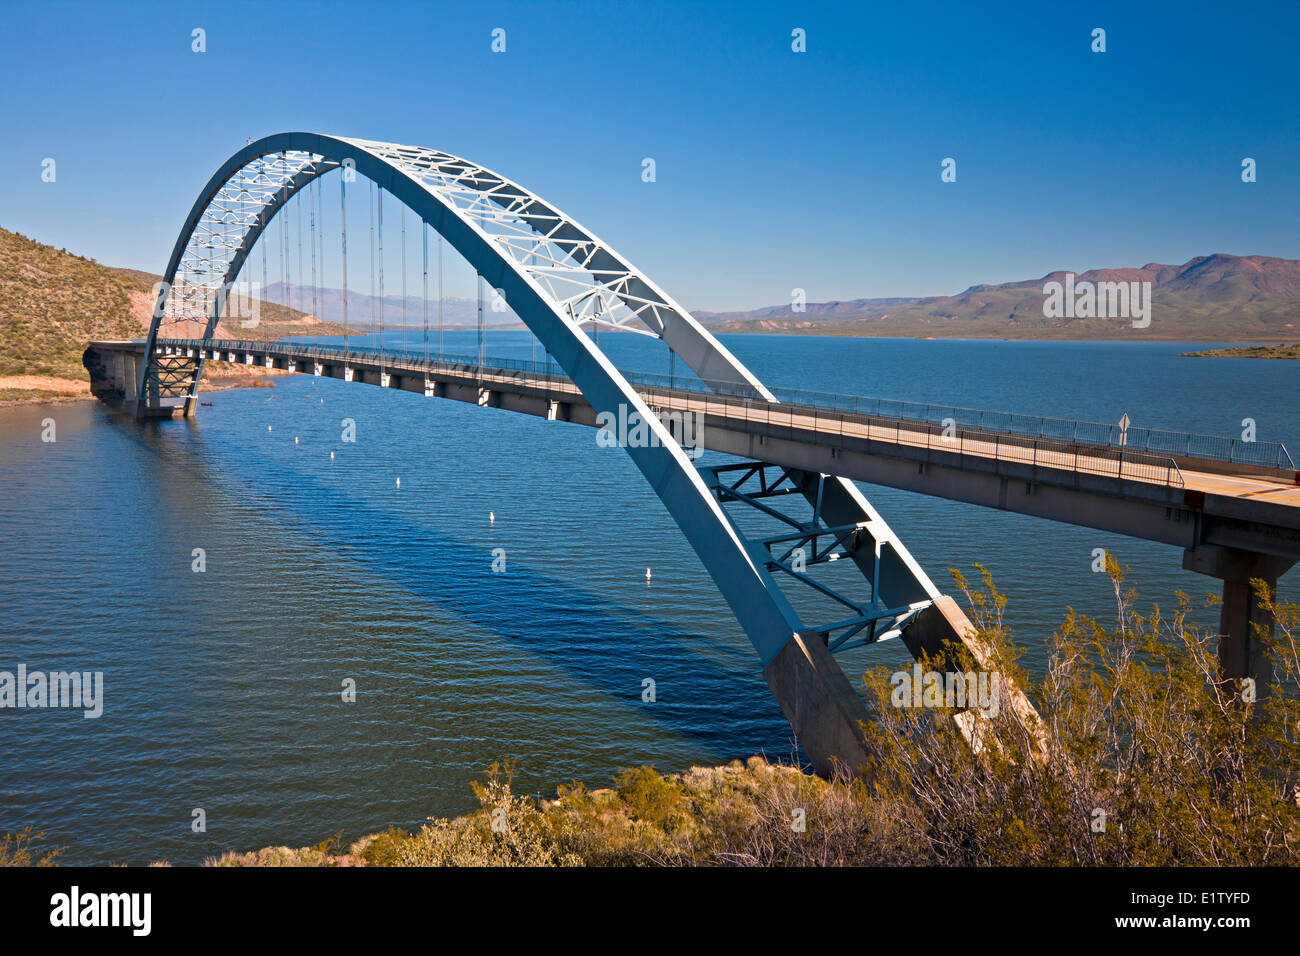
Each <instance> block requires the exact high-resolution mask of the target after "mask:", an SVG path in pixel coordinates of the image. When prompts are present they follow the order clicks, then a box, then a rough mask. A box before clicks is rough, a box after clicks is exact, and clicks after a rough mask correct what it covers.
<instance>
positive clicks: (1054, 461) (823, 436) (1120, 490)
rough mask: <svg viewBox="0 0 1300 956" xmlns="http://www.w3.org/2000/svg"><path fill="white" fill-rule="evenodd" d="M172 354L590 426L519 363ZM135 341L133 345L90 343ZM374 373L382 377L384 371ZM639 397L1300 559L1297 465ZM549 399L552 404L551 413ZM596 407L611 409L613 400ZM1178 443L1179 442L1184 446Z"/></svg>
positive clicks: (771, 446)
mask: <svg viewBox="0 0 1300 956" xmlns="http://www.w3.org/2000/svg"><path fill="white" fill-rule="evenodd" d="M158 344H159V346H160V348H162V349H164V350H167V351H169V352H171V353H173V354H181V355H184V354H186V353H197V351H198V350H200V349H203V350H205V354H207V355H208V356H209V357H213V356H214V355H215V356H219V357H220V358H222V359H227V360H229V358H231V357H232V356H233V357H235V358H236V360H240V361H248V360H249V359H250V358H251V359H252V360H253V361H254V362H256V363H259V364H261V363H268V362H269V363H270V364H271V365H273V366H274V367H278V368H287V367H288V365H289V363H290V362H293V363H295V365H296V368H295V370H296V371H300V372H305V373H309V374H310V373H312V372H314V371H315V365H316V364H319V365H320V366H321V374H324V375H328V376H331V377H336V378H343V377H345V369H347V370H350V372H351V374H353V375H355V376H356V379H355V380H357V381H362V382H368V383H371V384H385V383H386V384H387V385H388V387H392V388H398V389H402V390H406V391H415V392H422V391H426V392H427V391H428V384H426V383H437V388H438V391H437V392H436V393H435V394H438V395H440V396H441V397H447V398H453V399H457V400H461V401H468V402H476V403H478V404H484V403H485V399H487V400H486V404H492V405H495V406H500V407H505V408H507V409H509V410H513V411H520V412H525V413H528V414H534V415H546V416H550V417H557V418H561V419H563V420H566V421H571V422H575V423H578V424H584V425H589V426H595V425H597V424H598V423H597V421H596V411H597V410H595V409H592V408H591V407H590V405H589V404H588V403H587V401H586V399H585V398H584V397H583V395H582V394H581V392H580V391H579V390H578V388H577V387H576V386H575V385H574V384H573V383H572V382H571V381H570V380H569V379H568V378H567V377H566V376H563V375H559V374H553V373H548V372H546V371H541V370H538V369H536V368H533V367H523V366H525V365H526V364H527V363H517V365H518V366H520V367H516V368H502V367H495V366H491V367H489V366H479V365H478V364H477V362H476V360H474V359H470V358H467V357H448V356H441V357H433V356H431V357H430V358H429V359H428V360H427V361H426V360H425V359H424V358H423V357H422V356H419V355H414V354H411V353H391V352H390V353H387V354H383V353H379V352H377V351H374V350H365V349H356V348H355V347H354V348H351V349H347V350H345V349H343V348H341V347H336V346H313V345H310V344H297V343H283V342H250V341H220V342H211V343H208V344H207V345H205V344H204V343H203V342H202V341H200V340H189V339H178V340H159V343H158ZM93 345H94V346H97V347H101V348H109V349H122V350H135V351H139V350H141V349H142V348H143V344H142V343H139V342H130V343H127V342H122V343H93ZM385 376H387V377H386V378H385ZM628 377H629V380H630V381H631V382H632V384H633V385H634V386H635V387H636V389H637V391H638V393H639V394H640V395H641V396H642V398H643V399H644V400H645V401H646V403H647V404H648V405H649V406H650V407H651V408H652V409H653V410H654V411H655V412H656V413H657V414H659V416H660V417H661V418H663V417H664V416H665V414H666V413H669V412H672V413H679V414H691V415H698V416H701V419H702V421H703V423H704V428H705V436H704V445H705V447H706V448H708V449H709V450H715V451H720V452H723V453H726V454H733V455H737V456H741V457H745V458H750V459H753V460H761V461H769V462H772V463H774V464H778V465H785V466H787V467H794V468H801V469H805V470H810V471H820V472H826V473H832V474H839V475H842V476H844V477H848V478H854V479H857V480H860V481H865V482H869V483H873V484H881V485H886V486H890V487H896V488H902V489H905V490H909V491H916V492H920V493H922V494H929V495H934V496H937V497H942V498H948V499H951V500H957V501H966V502H970V503H974V504H980V505H984V506H988V507H994V508H999V509H1002V510H1008V511H1016V512H1019V513H1022V514H1030V515H1035V516H1038V517H1044V518H1049V519H1051V520H1057V521H1064V522H1067V523H1071V524H1078V525H1083V526H1086V527H1092V528H1099V529H1102V530H1106V531H1115V532H1119V533H1121V534H1128V535H1132V536H1135V537H1141V538H1146V539H1149V540H1156V541H1163V542H1165V543H1168V544H1175V545H1179V546H1181V547H1183V548H1185V549H1188V550H1191V549H1194V548H1196V547H1198V546H1200V545H1205V544H1211V545H1217V546H1222V547H1229V548H1237V549H1247V550H1252V551H1258V552H1262V553H1266V554H1273V555H1277V556H1280V557H1284V558H1289V559H1291V560H1300V485H1298V483H1297V473H1296V472H1294V471H1289V470H1283V469H1280V468H1270V467H1262V466H1258V465H1248V464H1234V463H1231V462H1224V461H1215V460H1210V459H1203V458H1191V457H1188V456H1185V455H1165V454H1158V453H1153V452H1149V451H1140V450H1130V449H1127V448H1119V447H1115V446H1113V445H1112V446H1108V445H1101V444H1094V443H1089V442H1083V441H1071V440H1059V439H1054V438H1034V437H1027V436H1025V435H1022V434H1017V433H1013V432H999V431H993V430H987V429H977V428H964V427H953V426H950V427H949V428H947V429H945V428H943V427H942V426H941V425H938V424H936V423H933V422H926V421H913V420H909V419H905V418H897V417H886V416H879V415H867V414H862V413H858V412H853V411H840V410H836V409H827V408H818V407H809V406H805V405H798V404H792V403H788V402H785V403H778V402H764V401H760V400H755V399H749V398H741V397H737V396H728V395H718V394H712V393H709V392H704V391H700V390H697V389H701V388H703V385H702V384H701V383H698V382H691V383H689V384H691V385H692V386H693V388H687V387H665V386H661V385H659V384H650V385H645V384H642V382H641V381H639V380H640V379H646V380H650V381H652V382H654V383H657V382H659V381H661V380H663V379H662V377H658V376H637V375H635V374H633V375H629V376H628ZM557 406H558V408H559V409H561V410H560V411H558V413H557ZM609 411H614V412H617V410H616V409H611V410H609ZM1189 444H1190V443H1189Z"/></svg>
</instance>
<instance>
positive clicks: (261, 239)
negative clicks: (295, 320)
mask: <svg viewBox="0 0 1300 956" xmlns="http://www.w3.org/2000/svg"><path fill="white" fill-rule="evenodd" d="M258 245H260V246H261V247H262V307H263V308H262V311H265V307H266V294H267V285H266V231H265V230H263V232H262V235H261V236H260V237H259V241H258ZM258 316H259V317H260V316H261V312H258Z"/></svg>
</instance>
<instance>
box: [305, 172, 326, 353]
mask: <svg viewBox="0 0 1300 956" xmlns="http://www.w3.org/2000/svg"><path fill="white" fill-rule="evenodd" d="M312 187H313V188H312V189H308V190H307V205H308V207H309V210H310V212H309V218H310V219H311V314H312V316H314V317H315V318H316V319H318V320H319V319H320V298H319V296H318V295H317V294H316V204H317V200H318V198H319V196H320V177H317V178H316V181H315V182H314V183H312ZM322 265H324V263H322ZM316 344H317V345H320V325H319V324H318V325H317V326H316Z"/></svg>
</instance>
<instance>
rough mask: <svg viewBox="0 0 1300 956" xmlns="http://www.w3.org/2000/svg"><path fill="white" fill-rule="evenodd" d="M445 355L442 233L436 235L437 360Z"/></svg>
mask: <svg viewBox="0 0 1300 956" xmlns="http://www.w3.org/2000/svg"><path fill="white" fill-rule="evenodd" d="M445 354H446V352H444V351H443V348H442V233H438V358H439V359H441V358H442V356H444V355H445Z"/></svg>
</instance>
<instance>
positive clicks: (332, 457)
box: [330, 452, 334, 461]
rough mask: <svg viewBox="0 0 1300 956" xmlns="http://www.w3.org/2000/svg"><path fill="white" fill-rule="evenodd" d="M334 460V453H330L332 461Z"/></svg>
mask: <svg viewBox="0 0 1300 956" xmlns="http://www.w3.org/2000/svg"><path fill="white" fill-rule="evenodd" d="M333 460H334V452H330V461H333Z"/></svg>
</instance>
